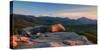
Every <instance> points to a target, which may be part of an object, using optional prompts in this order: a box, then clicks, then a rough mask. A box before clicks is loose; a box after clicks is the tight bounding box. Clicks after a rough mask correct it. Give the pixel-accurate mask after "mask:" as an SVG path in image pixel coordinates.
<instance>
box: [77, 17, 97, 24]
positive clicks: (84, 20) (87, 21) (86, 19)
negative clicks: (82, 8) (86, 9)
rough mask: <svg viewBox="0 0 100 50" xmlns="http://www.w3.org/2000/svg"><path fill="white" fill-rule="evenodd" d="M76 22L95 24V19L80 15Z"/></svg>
mask: <svg viewBox="0 0 100 50" xmlns="http://www.w3.org/2000/svg"><path fill="white" fill-rule="evenodd" d="M77 22H78V23H80V24H96V23H97V20H92V19H89V18H86V17H81V18H79V19H77Z"/></svg>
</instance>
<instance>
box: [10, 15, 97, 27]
mask: <svg viewBox="0 0 100 50" xmlns="http://www.w3.org/2000/svg"><path fill="white" fill-rule="evenodd" d="M11 15H13V18H14V20H15V21H17V20H20V21H24V23H25V22H26V23H28V24H29V23H30V24H32V25H37V24H41V25H44V24H45V25H52V24H54V23H56V22H59V23H62V24H64V25H80V24H97V20H92V19H89V18H86V17H82V18H79V19H76V20H75V19H69V18H60V17H51V16H40V17H35V16H30V15H20V14H11Z"/></svg>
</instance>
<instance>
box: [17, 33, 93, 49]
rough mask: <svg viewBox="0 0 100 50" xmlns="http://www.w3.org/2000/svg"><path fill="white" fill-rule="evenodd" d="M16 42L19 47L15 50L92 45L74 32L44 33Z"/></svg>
mask: <svg viewBox="0 0 100 50" xmlns="http://www.w3.org/2000/svg"><path fill="white" fill-rule="evenodd" d="M27 42H28V43H25V42H18V43H19V44H20V45H19V46H17V47H15V49H23V48H42V47H61V46H76V45H90V44H92V43H91V42H90V41H89V40H88V39H87V38H86V37H85V36H80V35H78V34H76V33H74V32H56V33H49V32H47V33H45V34H42V35H41V36H39V37H38V38H36V39H31V42H30V41H27Z"/></svg>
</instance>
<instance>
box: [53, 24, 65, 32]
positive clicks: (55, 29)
mask: <svg viewBox="0 0 100 50" xmlns="http://www.w3.org/2000/svg"><path fill="white" fill-rule="evenodd" d="M58 31H65V28H64V26H63V25H62V24H55V25H52V28H51V32H58Z"/></svg>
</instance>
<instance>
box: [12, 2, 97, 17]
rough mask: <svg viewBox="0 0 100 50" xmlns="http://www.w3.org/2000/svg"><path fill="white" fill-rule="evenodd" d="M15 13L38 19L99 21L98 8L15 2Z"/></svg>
mask: <svg viewBox="0 0 100 50" xmlns="http://www.w3.org/2000/svg"><path fill="white" fill-rule="evenodd" d="M11 8H12V7H11ZM13 13H14V14H23V15H34V16H37V17H38V16H52V17H62V18H65V17H68V18H71V19H77V18H81V17H86V18H90V19H97V18H96V16H97V6H93V5H75V4H58V3H41V2H25V1H14V2H13Z"/></svg>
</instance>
